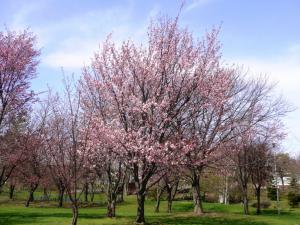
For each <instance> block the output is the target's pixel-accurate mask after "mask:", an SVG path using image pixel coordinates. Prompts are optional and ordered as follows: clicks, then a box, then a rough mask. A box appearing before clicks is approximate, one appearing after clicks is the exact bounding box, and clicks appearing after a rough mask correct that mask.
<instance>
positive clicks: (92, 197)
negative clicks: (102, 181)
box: [90, 182, 95, 202]
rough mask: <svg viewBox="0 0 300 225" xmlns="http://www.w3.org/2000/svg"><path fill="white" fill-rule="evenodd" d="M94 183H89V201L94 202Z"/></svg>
mask: <svg viewBox="0 0 300 225" xmlns="http://www.w3.org/2000/svg"><path fill="white" fill-rule="evenodd" d="M94 186H95V184H94V182H92V183H91V192H90V198H91V202H94V197H95V187H94Z"/></svg>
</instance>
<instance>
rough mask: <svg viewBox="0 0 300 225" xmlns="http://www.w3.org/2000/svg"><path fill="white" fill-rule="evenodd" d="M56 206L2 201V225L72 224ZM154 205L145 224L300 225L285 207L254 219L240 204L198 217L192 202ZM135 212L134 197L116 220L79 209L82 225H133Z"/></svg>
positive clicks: (299, 215) (209, 206)
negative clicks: (169, 206)
mask: <svg viewBox="0 0 300 225" xmlns="http://www.w3.org/2000/svg"><path fill="white" fill-rule="evenodd" d="M55 204H56V203H55V202H50V203H46V202H35V203H33V204H32V205H31V206H30V207H29V208H25V207H24V201H22V200H15V201H9V200H7V199H6V197H4V196H1V197H0V225H42V224H43V225H44V224H53V225H64V224H70V222H71V217H72V215H71V209H69V208H61V209H59V208H56V206H55ZM154 205H155V202H153V201H147V202H146V206H145V211H146V221H147V223H149V224H152V225H162V224H174V225H179V224H185V225H192V224H193V225H194V224H195V225H196V224H203V225H222V224H223V225H250V224H251V225H300V209H293V210H290V209H289V208H288V207H287V205H286V204H284V203H282V207H283V208H284V210H283V212H282V214H281V215H280V216H278V215H277V211H276V210H275V209H274V206H271V208H270V209H267V210H264V211H263V214H262V215H260V216H257V215H254V212H255V209H254V208H251V207H250V208H251V215H249V216H245V215H243V214H242V206H241V205H240V204H235V205H229V206H225V205H222V204H217V203H205V204H204V208H205V210H206V212H207V213H206V214H205V215H204V216H195V215H193V213H192V210H193V205H192V202H191V201H175V202H174V208H173V209H174V210H173V213H171V214H168V213H165V211H166V202H164V201H163V202H162V204H161V212H160V213H154ZM135 212H136V205H135V196H130V197H127V198H126V201H125V202H124V203H122V204H120V205H118V206H117V218H115V219H109V218H106V216H105V213H106V208H105V206H104V205H102V206H95V207H89V208H80V210H79V220H78V224H79V225H96V224H103V225H104V224H110V225H111V224H119V225H121V224H123V225H124V224H133V221H134V218H135Z"/></svg>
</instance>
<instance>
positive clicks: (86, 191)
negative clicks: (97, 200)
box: [84, 183, 89, 202]
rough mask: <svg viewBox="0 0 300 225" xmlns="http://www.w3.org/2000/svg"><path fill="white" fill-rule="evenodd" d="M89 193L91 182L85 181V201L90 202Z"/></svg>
mask: <svg viewBox="0 0 300 225" xmlns="http://www.w3.org/2000/svg"><path fill="white" fill-rule="evenodd" d="M88 195H89V184H88V183H85V184H84V201H85V202H88V201H89V199H88Z"/></svg>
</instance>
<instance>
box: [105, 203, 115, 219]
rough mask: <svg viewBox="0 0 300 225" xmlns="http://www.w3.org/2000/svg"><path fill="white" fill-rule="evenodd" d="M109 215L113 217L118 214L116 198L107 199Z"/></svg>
mask: <svg viewBox="0 0 300 225" xmlns="http://www.w3.org/2000/svg"><path fill="white" fill-rule="evenodd" d="M107 216H108V217H110V218H112V217H115V216H116V200H115V199H112V200H110V201H107Z"/></svg>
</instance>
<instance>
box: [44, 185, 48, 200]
mask: <svg viewBox="0 0 300 225" xmlns="http://www.w3.org/2000/svg"><path fill="white" fill-rule="evenodd" d="M43 195H44V196H43V200H46V201H49V196H48V193H47V188H44V189H43Z"/></svg>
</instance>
